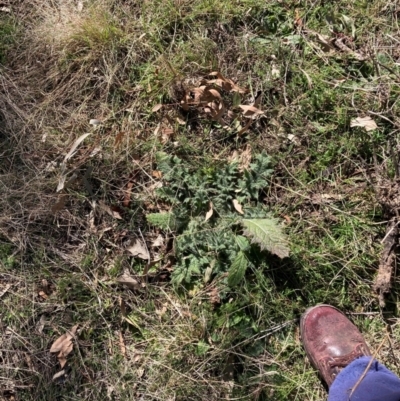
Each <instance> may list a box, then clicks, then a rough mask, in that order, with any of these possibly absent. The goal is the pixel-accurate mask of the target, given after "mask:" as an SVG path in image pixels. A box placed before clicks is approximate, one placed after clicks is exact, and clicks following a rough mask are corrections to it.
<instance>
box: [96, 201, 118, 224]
mask: <svg viewBox="0 0 400 401" xmlns="http://www.w3.org/2000/svg"><path fill="white" fill-rule="evenodd" d="M99 206H100V208H101V209H102V210H104V211H105V212H106V213H107V214H109V215H110V216H111V217H114V219H117V220H123V219H122V216H121V210H120V209H119V208H118V207H117V206H108V205H106V204H105V203H104V202H103V201H99Z"/></svg>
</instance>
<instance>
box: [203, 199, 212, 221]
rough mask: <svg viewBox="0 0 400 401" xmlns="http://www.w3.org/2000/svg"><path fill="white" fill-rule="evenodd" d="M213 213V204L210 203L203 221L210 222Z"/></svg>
mask: <svg viewBox="0 0 400 401" xmlns="http://www.w3.org/2000/svg"><path fill="white" fill-rule="evenodd" d="M213 213H214V209H213V204H212V202H210V210H209V211H208V212H207V213H206V218H205V220H204V221H207V220H210V218H211V216H212V215H213Z"/></svg>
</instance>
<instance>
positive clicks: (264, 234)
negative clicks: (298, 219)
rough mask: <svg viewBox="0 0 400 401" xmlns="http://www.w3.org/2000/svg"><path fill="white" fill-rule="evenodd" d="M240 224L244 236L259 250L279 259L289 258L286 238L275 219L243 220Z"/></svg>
mask: <svg viewBox="0 0 400 401" xmlns="http://www.w3.org/2000/svg"><path fill="white" fill-rule="evenodd" d="M242 224H243V226H244V228H245V231H244V235H246V236H247V237H249V238H251V239H252V242H253V243H256V244H258V245H259V246H260V248H261V249H267V250H268V251H269V252H271V253H273V254H274V255H276V256H279V257H280V258H286V257H288V256H289V246H288V241H287V237H286V235H285V233H284V232H283V231H282V228H281V226H280V225H279V224H278V222H277V220H276V219H272V218H270V219H243V220H242Z"/></svg>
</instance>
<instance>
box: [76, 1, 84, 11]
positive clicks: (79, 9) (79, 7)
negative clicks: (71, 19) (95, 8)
mask: <svg viewBox="0 0 400 401" xmlns="http://www.w3.org/2000/svg"><path fill="white" fill-rule="evenodd" d="M76 8H77V10H78V13H80V12H81V11H82V10H83V1H78V5H77V7H76Z"/></svg>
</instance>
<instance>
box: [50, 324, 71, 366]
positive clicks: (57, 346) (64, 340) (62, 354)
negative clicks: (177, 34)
mask: <svg viewBox="0 0 400 401" xmlns="http://www.w3.org/2000/svg"><path fill="white" fill-rule="evenodd" d="M77 329H78V325H75V326H74V327H72V329H71V330H70V331H67V332H66V333H65V334H63V335H62V336H60V337H58V338H57V340H56V341H54V343H53V345H52V346H51V348H50V352H51V353H52V354H57V359H58V361H59V362H60V366H61V369H62V368H63V367H64V366H65V364H66V363H67V356H68V354H69V353H70V352H71V351H72V350H73V348H74V344H73V343H72V339H73V338H74V336H75V333H76V330H77Z"/></svg>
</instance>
